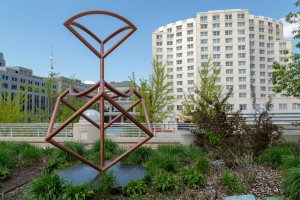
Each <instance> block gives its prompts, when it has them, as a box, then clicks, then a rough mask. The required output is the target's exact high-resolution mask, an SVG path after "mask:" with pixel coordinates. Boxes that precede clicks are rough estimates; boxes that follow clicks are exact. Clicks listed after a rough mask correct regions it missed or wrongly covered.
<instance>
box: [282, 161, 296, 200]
mask: <svg viewBox="0 0 300 200" xmlns="http://www.w3.org/2000/svg"><path fill="white" fill-rule="evenodd" d="M283 194H284V195H285V196H287V197H289V198H290V199H291V200H297V199H300V167H293V168H290V169H288V170H286V171H285V172H284V175H283Z"/></svg>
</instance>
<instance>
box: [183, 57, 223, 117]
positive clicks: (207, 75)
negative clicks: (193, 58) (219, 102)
mask: <svg viewBox="0 0 300 200" xmlns="http://www.w3.org/2000/svg"><path fill="white" fill-rule="evenodd" d="M220 72H221V68H220V67H217V66H215V65H214V63H213V60H212V58H209V59H208V61H207V63H205V64H204V65H203V67H201V68H200V67H199V68H198V74H199V77H200V83H199V85H195V91H197V93H201V94H202V95H203V96H205V98H206V99H203V98H201V96H198V95H196V96H195V95H193V94H192V93H191V94H189V95H188V96H187V95H185V96H184V101H183V103H182V105H183V107H184V109H183V111H182V115H183V116H184V117H185V118H186V119H187V120H188V121H191V120H193V118H191V116H190V112H192V109H191V108H192V107H191V106H192V105H194V106H196V109H197V108H199V106H200V107H201V106H207V103H208V101H212V100H213V99H214V98H220V97H221V94H222V89H223V88H222V87H220V86H218V85H216V80H217V77H218V75H219V74H220Z"/></svg>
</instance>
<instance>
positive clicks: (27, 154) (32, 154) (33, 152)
mask: <svg viewBox="0 0 300 200" xmlns="http://www.w3.org/2000/svg"><path fill="white" fill-rule="evenodd" d="M42 156H43V153H42V150H41V149H40V148H38V147H35V146H32V145H29V146H27V147H25V148H23V149H22V150H21V151H20V160H21V161H22V162H25V163H31V162H33V161H35V160H39V159H41V158H42Z"/></svg>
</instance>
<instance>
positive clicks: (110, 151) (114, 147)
mask: <svg viewBox="0 0 300 200" xmlns="http://www.w3.org/2000/svg"><path fill="white" fill-rule="evenodd" d="M104 148H105V152H104V153H105V155H104V156H105V159H112V158H113V156H115V155H116V153H117V151H118V144H117V143H116V142H114V141H112V140H108V139H105V140H104ZM99 151H100V140H98V141H97V142H95V143H94V145H93V146H92V148H91V152H92V153H97V155H99ZM98 157H99V156H98Z"/></svg>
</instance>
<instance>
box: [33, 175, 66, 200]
mask: <svg viewBox="0 0 300 200" xmlns="http://www.w3.org/2000/svg"><path fill="white" fill-rule="evenodd" d="M62 191H63V181H62V180H61V179H60V178H59V176H58V175H56V174H50V175H48V174H45V175H41V176H39V177H38V178H36V179H34V180H33V181H32V182H31V184H30V186H29V193H30V194H31V195H33V197H34V199H45V200H55V199H59V197H60V196H61V194H62Z"/></svg>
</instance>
